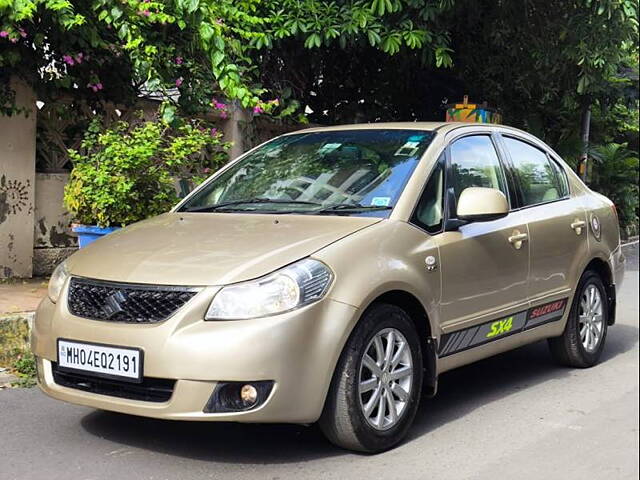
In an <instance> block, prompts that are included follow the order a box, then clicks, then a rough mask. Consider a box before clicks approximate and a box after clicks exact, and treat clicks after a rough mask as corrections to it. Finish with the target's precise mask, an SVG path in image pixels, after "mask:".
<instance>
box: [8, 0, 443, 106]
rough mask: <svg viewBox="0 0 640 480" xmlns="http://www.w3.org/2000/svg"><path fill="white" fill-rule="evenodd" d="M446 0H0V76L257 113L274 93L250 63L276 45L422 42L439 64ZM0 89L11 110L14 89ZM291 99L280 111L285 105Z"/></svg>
mask: <svg viewBox="0 0 640 480" xmlns="http://www.w3.org/2000/svg"><path fill="white" fill-rule="evenodd" d="M449 3H450V0H438V1H436V2H427V1H416V0H349V1H344V2H334V1H319V0H295V1H294V0H284V1H279V2H264V1H260V0H168V1H162V2H161V1H157V0H119V1H111V0H90V1H72V0H22V1H19V2H18V1H13V0H0V67H2V73H3V76H4V79H5V80H6V78H7V77H8V75H9V74H15V75H18V76H20V77H22V78H24V79H26V80H27V81H28V82H29V83H30V84H31V85H33V86H34V87H36V90H37V91H38V93H39V94H40V95H41V97H46V98H49V97H51V96H55V95H59V94H60V93H63V92H68V93H70V94H72V95H73V96H74V97H77V96H79V95H82V96H86V97H88V98H89V99H91V98H96V97H99V98H101V99H108V100H114V101H117V102H127V101H131V99H135V98H137V96H139V95H140V94H148V93H153V92H160V93H163V94H164V95H165V96H166V97H169V98H171V99H174V100H176V101H177V102H179V104H180V106H181V107H182V108H183V110H184V111H186V112H187V113H192V112H195V111H198V110H202V109H203V108H208V107H210V106H211V105H212V103H213V105H214V106H216V105H217V106H218V108H219V109H220V110H222V111H223V112H222V113H223V114H225V113H226V105H225V104H224V103H223V102H220V101H216V100H213V101H212V99H213V98H214V97H215V96H223V97H225V98H226V99H230V100H236V101H237V102H238V103H239V104H240V105H241V106H243V107H249V106H252V107H254V108H255V111H256V112H258V113H259V112H262V111H264V110H268V109H273V107H274V106H275V105H276V104H275V102H271V103H268V102H264V101H263V100H268V99H269V98H270V95H271V94H270V93H269V92H268V91H265V89H264V88H263V87H262V85H261V84H260V82H259V77H260V75H259V72H258V71H257V66H258V63H257V62H256V60H259V59H260V58H261V57H262V56H263V55H264V54H266V52H268V51H269V50H270V49H271V48H272V47H273V45H274V44H275V43H276V42H280V41H283V40H287V39H289V40H294V41H295V42H297V43H299V44H300V45H303V46H304V47H305V48H307V49H325V48H326V47H328V46H331V45H333V44H339V45H340V46H341V47H342V48H347V47H348V46H349V45H351V44H356V43H362V42H366V43H367V44H369V45H371V46H372V47H373V48H375V49H377V50H379V51H382V52H385V54H387V55H393V54H395V53H398V52H399V51H400V50H402V49H426V50H430V51H432V53H433V57H434V59H435V61H436V62H437V63H439V64H442V65H446V64H449V63H450V62H451V59H450V56H449V50H448V48H447V36H446V35H444V34H438V33H434V32H433V30H432V27H433V25H434V21H435V19H436V18H437V16H438V12H440V11H441V10H442V9H444V8H446V7H447V5H448V4H449ZM5 85H6V82H5ZM176 89H177V92H176ZM176 93H179V95H176ZM0 95H2V97H1V98H0V105H3V106H4V109H5V111H7V109H8V108H9V106H10V105H11V97H10V92H7V91H6V89H4V90H0ZM261 99H262V100H261ZM296 105H297V104H293V108H292V105H280V108H281V110H287V108H289V110H287V111H286V113H291V110H293V109H295V107H296ZM167 112H168V113H171V112H172V110H167Z"/></svg>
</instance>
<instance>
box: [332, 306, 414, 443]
mask: <svg viewBox="0 0 640 480" xmlns="http://www.w3.org/2000/svg"><path fill="white" fill-rule="evenodd" d="M388 328H393V329H397V330H398V331H400V333H402V335H403V336H404V337H405V339H406V340H407V342H406V344H407V345H408V346H409V348H410V354H411V360H412V368H413V373H412V376H411V375H408V376H407V378H412V380H411V382H412V383H411V391H410V392H409V396H408V400H407V401H406V404H405V406H404V408H403V409H402V411H401V412H402V413H401V415H399V416H398V420H397V423H395V424H394V425H393V426H391V427H390V428H388V429H387V430H383V431H381V430H376V429H375V428H373V427H372V426H371V425H370V424H369V422H368V421H367V418H366V417H365V414H364V412H363V410H362V407H361V406H360V392H359V388H358V385H359V381H360V368H361V365H362V358H363V356H364V354H365V349H366V348H367V346H368V345H369V343H370V342H371V341H372V339H373V338H374V336H375V335H376V334H378V333H379V332H381V331H383V330H384V329H388ZM421 391H422V352H421V348H420V342H419V340H418V334H417V332H416V329H415V327H414V324H413V322H412V321H411V318H410V317H409V315H408V314H407V313H406V312H405V311H404V310H402V309H401V308H398V307H396V306H394V305H388V304H375V305H373V306H372V307H370V308H369V309H368V310H367V311H366V312H365V314H364V315H363V317H362V318H361V319H360V321H359V323H358V324H357V325H356V327H355V328H354V331H353V332H352V333H351V336H350V337H349V340H348V341H347V344H346V345H345V347H344V350H343V351H342V354H341V356H340V359H339V361H338V364H337V366H336V370H335V372H334V374H333V379H332V382H331V386H330V389H329V393H328V394H327V399H326V401H325V406H324V410H323V412H322V415H321V417H320V421H319V426H320V429H321V430H322V432H323V433H324V435H325V436H326V437H327V438H328V439H329V441H331V442H332V443H333V444H335V445H337V446H339V447H342V448H345V449H348V450H355V451H358V452H366V453H377V452H382V451H385V450H388V449H390V448H392V447H394V446H395V445H397V444H398V443H399V442H400V441H401V440H402V439H403V438H404V437H405V435H406V434H407V431H408V430H409V428H410V427H411V424H412V422H413V419H414V417H415V415H416V411H417V409H418V404H419V402H420V392H421Z"/></svg>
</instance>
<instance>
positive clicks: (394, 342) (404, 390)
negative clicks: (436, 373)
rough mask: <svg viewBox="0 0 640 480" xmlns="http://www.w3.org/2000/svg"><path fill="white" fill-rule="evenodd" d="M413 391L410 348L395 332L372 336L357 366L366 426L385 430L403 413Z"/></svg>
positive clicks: (389, 330) (390, 330)
mask: <svg viewBox="0 0 640 480" xmlns="http://www.w3.org/2000/svg"><path fill="white" fill-rule="evenodd" d="M412 387H413V360H412V356H411V347H410V345H409V342H407V339H406V338H405V337H404V335H403V334H402V333H401V332H400V331H399V330H397V329H395V328H385V329H383V330H380V331H379V332H378V333H376V334H375V335H374V336H373V338H372V339H371V341H370V342H369V344H368V345H367V348H366V349H365V351H364V354H363V356H362V360H361V362H360V375H359V384H358V393H359V396H360V407H361V409H362V413H363V414H364V417H365V418H366V419H367V422H368V423H369V425H371V426H372V427H373V428H375V429H376V430H388V429H389V428H391V427H393V426H394V425H396V424H397V423H398V421H399V420H400V419H401V418H402V416H403V414H404V413H405V411H406V410H407V403H408V402H409V399H410V398H411V388H412Z"/></svg>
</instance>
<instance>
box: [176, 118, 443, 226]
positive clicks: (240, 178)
mask: <svg viewBox="0 0 640 480" xmlns="http://www.w3.org/2000/svg"><path fill="white" fill-rule="evenodd" d="M434 135H435V134H434V133H433V132H428V131H420V130H382V129H371V130H343V131H326V132H315V133H302V134H295V135H286V136H283V137H279V138H276V139H274V140H272V141H271V142H269V143H267V144H265V145H263V146H261V147H260V148H258V149H256V150H255V151H253V152H251V153H250V154H249V155H247V156H246V157H244V158H243V159H242V160H240V161H239V162H237V163H235V164H234V165H232V166H231V167H230V168H228V169H227V170H225V171H224V172H222V173H221V174H220V175H218V176H216V177H215V178H213V179H212V180H210V181H209V182H208V183H207V184H206V185H205V186H204V187H203V188H202V189H201V190H200V191H198V192H197V193H196V194H194V195H193V196H191V197H190V198H188V199H187V201H186V202H185V203H184V204H183V205H182V206H181V208H180V211H190V212H213V211H215V212H230V211H232V212H246V213H305V214H317V215H327V214H331V215H366V216H381V217H386V216H388V215H389V212H390V211H391V209H392V208H393V206H394V205H395V203H396V201H397V200H398V198H399V197H400V194H401V193H402V190H403V188H404V186H405V185H406V183H407V181H408V180H409V177H410V176H411V174H412V173H413V170H414V168H415V167H416V165H417V163H418V161H419V160H420V157H421V156H422V154H423V153H424V151H425V150H426V148H427V147H428V146H429V144H430V143H431V140H432V139H433V137H434Z"/></svg>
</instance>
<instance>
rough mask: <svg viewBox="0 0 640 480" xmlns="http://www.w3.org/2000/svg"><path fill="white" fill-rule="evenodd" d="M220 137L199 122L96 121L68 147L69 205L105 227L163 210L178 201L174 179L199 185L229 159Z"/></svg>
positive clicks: (75, 212)
mask: <svg viewBox="0 0 640 480" xmlns="http://www.w3.org/2000/svg"><path fill="white" fill-rule="evenodd" d="M221 137H222V135H221V134H220V133H219V132H218V131H217V130H215V129H208V128H205V127H204V126H203V124H201V123H200V122H197V121H192V122H183V123H182V125H179V126H177V127H172V126H170V125H169V124H168V123H166V122H164V121H162V120H154V121H141V120H139V121H138V122H135V123H134V122H132V123H128V122H124V121H121V122H117V123H116V124H114V125H113V126H111V127H109V128H107V129H104V130H103V129H102V127H101V124H100V121H99V120H94V121H93V122H92V123H91V125H90V126H89V128H88V129H87V132H86V134H85V137H84V140H83V142H82V145H81V148H80V149H79V150H78V151H76V150H69V156H70V158H71V160H72V162H73V170H72V172H71V178H70V180H69V183H68V184H67V186H66V188H65V193H64V203H65V206H66V208H67V209H68V210H69V211H70V212H71V213H72V215H73V216H74V218H75V220H76V221H78V222H80V223H83V224H88V225H92V224H96V225H98V226H101V227H108V226H122V225H128V224H131V223H134V222H137V221H139V220H143V219H145V218H148V217H151V216H153V215H157V214H160V213H162V212H165V211H167V210H169V209H170V208H171V207H172V206H173V204H175V203H176V201H177V200H178V197H177V195H176V191H175V179H174V178H173V177H179V178H183V179H184V178H186V179H188V180H190V181H192V182H195V183H198V182H200V181H202V180H203V179H204V178H205V177H206V176H207V174H208V173H209V171H211V170H214V169H217V168H218V167H220V166H221V165H222V164H224V163H225V162H226V160H227V155H226V153H225V150H226V149H227V148H228V146H229V145H228V144H226V143H223V142H222V140H221Z"/></svg>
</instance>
